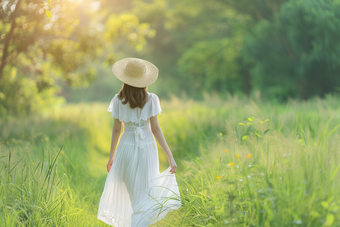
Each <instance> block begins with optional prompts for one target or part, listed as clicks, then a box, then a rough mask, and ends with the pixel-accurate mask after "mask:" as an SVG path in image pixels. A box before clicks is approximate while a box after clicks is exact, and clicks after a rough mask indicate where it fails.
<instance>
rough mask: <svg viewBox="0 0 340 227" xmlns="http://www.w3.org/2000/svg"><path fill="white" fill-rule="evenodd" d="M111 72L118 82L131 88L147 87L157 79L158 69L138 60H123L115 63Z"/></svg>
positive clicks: (149, 63)
mask: <svg viewBox="0 0 340 227" xmlns="http://www.w3.org/2000/svg"><path fill="white" fill-rule="evenodd" d="M112 72H113V74H114V75H115V76H116V77H117V78H118V79H119V80H120V81H122V82H124V83H126V84H128V85H131V86H133V87H147V86H149V85H151V84H152V83H154V82H155V81H156V80H157V77H158V68H157V67H156V66H155V65H154V64H152V63H151V62H148V61H146V60H143V59H139V58H124V59H122V60H119V61H117V62H115V63H114V64H113V65H112Z"/></svg>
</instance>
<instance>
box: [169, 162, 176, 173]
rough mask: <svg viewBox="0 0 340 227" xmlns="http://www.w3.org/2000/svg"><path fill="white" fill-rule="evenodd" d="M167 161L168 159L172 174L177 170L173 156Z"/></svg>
mask: <svg viewBox="0 0 340 227" xmlns="http://www.w3.org/2000/svg"><path fill="white" fill-rule="evenodd" d="M168 161H169V164H170V167H171V169H170V172H171V174H173V173H175V172H176V170H177V164H176V162H175V159H174V158H171V159H168Z"/></svg>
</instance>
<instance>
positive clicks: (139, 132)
mask: <svg viewBox="0 0 340 227" xmlns="http://www.w3.org/2000/svg"><path fill="white" fill-rule="evenodd" d="M143 127H144V126H142V127H141V126H138V127H136V129H135V142H136V147H137V148H139V149H140V150H141V149H143V148H144V143H142V140H143V139H144V138H145V132H144V130H143Z"/></svg>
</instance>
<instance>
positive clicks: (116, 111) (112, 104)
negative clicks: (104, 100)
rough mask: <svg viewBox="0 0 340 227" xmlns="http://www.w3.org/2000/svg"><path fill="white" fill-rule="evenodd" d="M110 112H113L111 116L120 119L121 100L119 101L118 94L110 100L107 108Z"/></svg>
mask: <svg viewBox="0 0 340 227" xmlns="http://www.w3.org/2000/svg"><path fill="white" fill-rule="evenodd" d="M107 111H108V112H112V114H111V116H112V117H114V118H116V119H119V102H118V95H117V94H116V95H115V96H114V97H113V98H112V99H111V102H110V105H109V107H108V108H107Z"/></svg>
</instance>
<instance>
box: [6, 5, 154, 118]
mask: <svg viewBox="0 0 340 227" xmlns="http://www.w3.org/2000/svg"><path fill="white" fill-rule="evenodd" d="M48 4H49V9H50V10H49V11H48V12H50V13H51V15H46V12H47V11H46V5H44V4H42V5H41V1H40V0H32V1H27V0H18V1H17V2H16V7H15V9H14V11H13V12H11V14H10V15H9V16H8V17H3V18H2V19H1V21H0V34H2V36H1V42H0V53H1V56H0V59H1V62H0V116H3V117H4V116H7V115H25V114H27V113H30V112H35V111H39V110H40V109H41V108H43V107H45V106H49V105H53V104H54V102H55V101H56V100H55V99H54V98H55V97H56V96H57V92H58V83H60V82H62V83H66V84H68V85H69V86H74V87H76V86H86V85H88V83H89V82H91V81H93V80H94V79H95V70H94V68H93V67H91V62H93V61H96V60H98V58H99V59H100V60H103V61H104V60H105V59H106V61H111V62H112V61H113V60H114V56H113V54H112V53H113V43H114V42H116V41H117V40H119V39H124V40H125V41H126V42H127V43H129V44H130V45H134V46H137V47H138V48H141V47H142V46H143V45H145V42H146V38H145V37H152V36H153V35H154V30H152V29H150V27H149V26H148V25H147V24H145V23H139V20H138V18H137V17H136V16H134V15H131V14H119V15H117V14H113V13H112V12H110V11H107V9H106V8H95V7H94V8H92V9H91V8H90V9H89V8H88V7H87V6H89V5H90V1H83V3H82V4H77V3H72V2H69V1H60V2H58V1H53V2H50V1H49V2H48ZM47 14H48V13H47ZM49 16H50V18H49ZM103 57H104V58H105V59H103ZM53 97H54V98H53ZM59 101H61V100H60V99H59Z"/></svg>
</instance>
